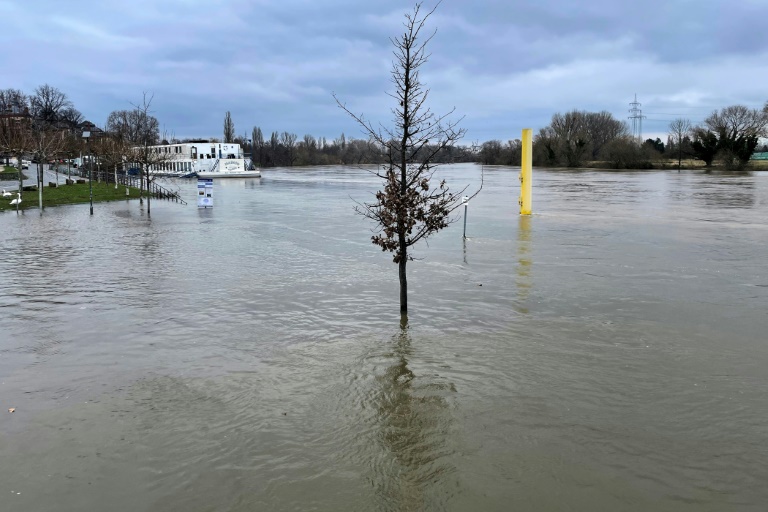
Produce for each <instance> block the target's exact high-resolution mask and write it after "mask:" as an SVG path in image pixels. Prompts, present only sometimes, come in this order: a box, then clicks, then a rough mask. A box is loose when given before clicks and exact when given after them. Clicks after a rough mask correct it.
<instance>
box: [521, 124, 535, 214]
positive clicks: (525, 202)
mask: <svg viewBox="0 0 768 512" xmlns="http://www.w3.org/2000/svg"><path fill="white" fill-rule="evenodd" d="M532 153H533V130H532V129H531V128H525V129H523V158H522V160H523V161H522V163H521V168H520V199H519V200H518V203H519V204H520V215H530V214H531V195H532V189H531V184H532V179H533V178H532V175H533V170H532V167H533V155H532Z"/></svg>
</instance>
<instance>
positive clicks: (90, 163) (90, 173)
mask: <svg viewBox="0 0 768 512" xmlns="http://www.w3.org/2000/svg"><path fill="white" fill-rule="evenodd" d="M90 137H91V132H89V131H85V132H83V140H84V141H85V147H86V148H88V151H87V153H88V155H89V157H88V195H89V196H90V200H91V215H93V179H92V177H93V161H92V158H90V154H91V151H90V150H91V148H90V146H88V139H89V138H90Z"/></svg>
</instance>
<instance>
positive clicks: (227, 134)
mask: <svg viewBox="0 0 768 512" xmlns="http://www.w3.org/2000/svg"><path fill="white" fill-rule="evenodd" d="M234 141H235V123H234V121H232V114H230V113H229V110H227V113H226V114H224V142H226V143H230V142H234Z"/></svg>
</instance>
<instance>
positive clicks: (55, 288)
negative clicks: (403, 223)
mask: <svg viewBox="0 0 768 512" xmlns="http://www.w3.org/2000/svg"><path fill="white" fill-rule="evenodd" d="M441 173H442V174H443V175H444V176H445V177H446V178H447V179H448V182H449V183H450V184H452V185H453V186H454V188H455V187H456V186H459V185H463V184H468V185H470V187H471V188H472V187H477V185H478V184H479V181H480V167H478V166H473V165H457V166H447V167H444V168H443V169H442V171H441ZM517 174H518V171H517V170H516V169H510V168H486V169H485V186H484V188H483V192H482V193H481V194H480V196H479V197H477V198H476V199H475V200H473V201H472V203H471V204H470V206H469V214H468V217H467V221H468V222H467V235H468V236H469V239H468V240H467V241H466V243H463V241H462V220H461V218H459V220H458V222H456V223H455V224H453V225H451V226H450V227H449V228H448V229H446V230H444V231H443V232H441V233H440V234H439V235H438V236H436V237H435V238H434V239H432V240H431V241H430V243H429V245H422V246H420V247H418V250H417V254H416V255H417V257H418V258H420V259H419V260H418V261H415V262H413V263H412V264H410V266H409V278H410V283H411V290H410V307H411V315H410V327H409V329H407V330H406V331H401V330H400V328H399V314H398V303H397V300H398V288H397V286H398V282H397V269H396V267H395V265H394V264H393V263H392V262H391V258H390V257H389V256H388V255H387V254H384V253H382V252H381V251H379V250H378V249H377V248H376V247H374V246H373V245H371V244H370V242H369V238H370V235H371V231H370V227H371V226H370V224H368V223H367V221H365V220H364V219H362V218H361V217H358V216H355V215H354V214H353V211H352V206H353V204H354V203H353V201H352V199H356V200H367V199H368V198H370V197H371V196H370V194H371V193H372V192H373V191H374V190H376V188H377V185H378V183H377V181H376V180H375V179H373V178H372V177H371V176H370V175H369V174H368V173H366V172H364V171H361V170H357V169H350V168H313V169H294V170H289V169H275V170H271V169H270V170H266V171H265V172H264V175H263V178H261V179H256V180H231V181H223V182H219V183H216V185H215V190H214V194H215V196H214V199H215V207H214V208H213V209H210V210H204V211H203V210H198V209H197V208H196V207H195V206H194V198H195V185H196V184H195V183H194V182H181V181H180V182H177V183H173V182H172V183H170V186H171V187H178V188H180V189H181V190H182V192H183V194H184V196H185V197H186V198H187V199H188V201H190V203H192V204H190V205H189V206H181V205H178V204H174V203H165V202H160V201H155V202H153V204H152V218H151V220H149V219H147V217H146V216H145V215H144V214H143V212H142V210H141V209H140V207H139V204H138V203H137V202H130V203H111V204H97V205H95V214H94V215H93V217H89V215H88V206H87V205H78V206H68V207H60V208H50V209H47V210H46V211H45V212H44V214H43V215H42V216H41V215H40V214H39V212H37V211H29V212H26V213H24V214H22V215H17V214H16V213H15V212H6V213H4V214H0V236H1V238H2V250H1V251H0V285H1V286H2V291H0V509H1V510H9V511H38V512H43V511H51V512H53V511H57V512H60V511H82V510H110V511H126V512H127V511H130V512H137V511H213V510H216V511H251V510H254V511H255V510H301V511H303V510H318V511H340V510H350V511H359V510H382V511H401V510H449V511H475V510H484V511H486V510H499V511H508V510H537V511H550V510H551V511H563V510H579V511H580V510H585V511H598V510H622V511H624V510H628V511H635V510H636V511H648V510H654V511H724V510H728V511H730V510H739V511H741V510H744V511H747V510H750V511H751V510H755V511H758V510H765V507H766V504H767V503H768V488H767V487H766V482H768V462H767V461H768V371H767V370H766V368H767V367H768V313H767V312H768V271H766V258H768V174H766V173H762V174H761V173H754V174H744V175H715V174H709V175H707V174H700V173H692V172H683V173H680V174H678V173H676V172H597V171H595V172H592V171H578V172H567V171H555V170H540V169H537V170H535V171H534V204H533V208H534V213H535V215H534V216H532V217H530V218H519V217H518V216H517V204H516V201H517V194H518V188H519V182H518V181H517ZM11 407H13V408H15V412H14V413H10V412H8V409H9V408H11Z"/></svg>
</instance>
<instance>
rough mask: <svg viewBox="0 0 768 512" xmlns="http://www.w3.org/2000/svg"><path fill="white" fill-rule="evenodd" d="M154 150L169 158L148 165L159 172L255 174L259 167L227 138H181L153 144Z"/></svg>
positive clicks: (225, 175)
mask: <svg viewBox="0 0 768 512" xmlns="http://www.w3.org/2000/svg"><path fill="white" fill-rule="evenodd" d="M152 149H153V150H154V151H157V152H158V153H164V154H167V155H169V157H170V158H169V161H168V162H163V163H162V164H159V165H157V166H152V167H150V169H149V171H150V172H152V173H154V174H156V175H159V176H175V177H179V176H187V175H197V177H198V178H258V177H260V176H261V171H260V170H259V169H257V168H256V167H254V165H253V163H252V162H251V159H250V158H245V155H244V154H243V152H242V149H241V148H240V144H234V143H226V142H180V143H177V144H167V145H162V146H152Z"/></svg>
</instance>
